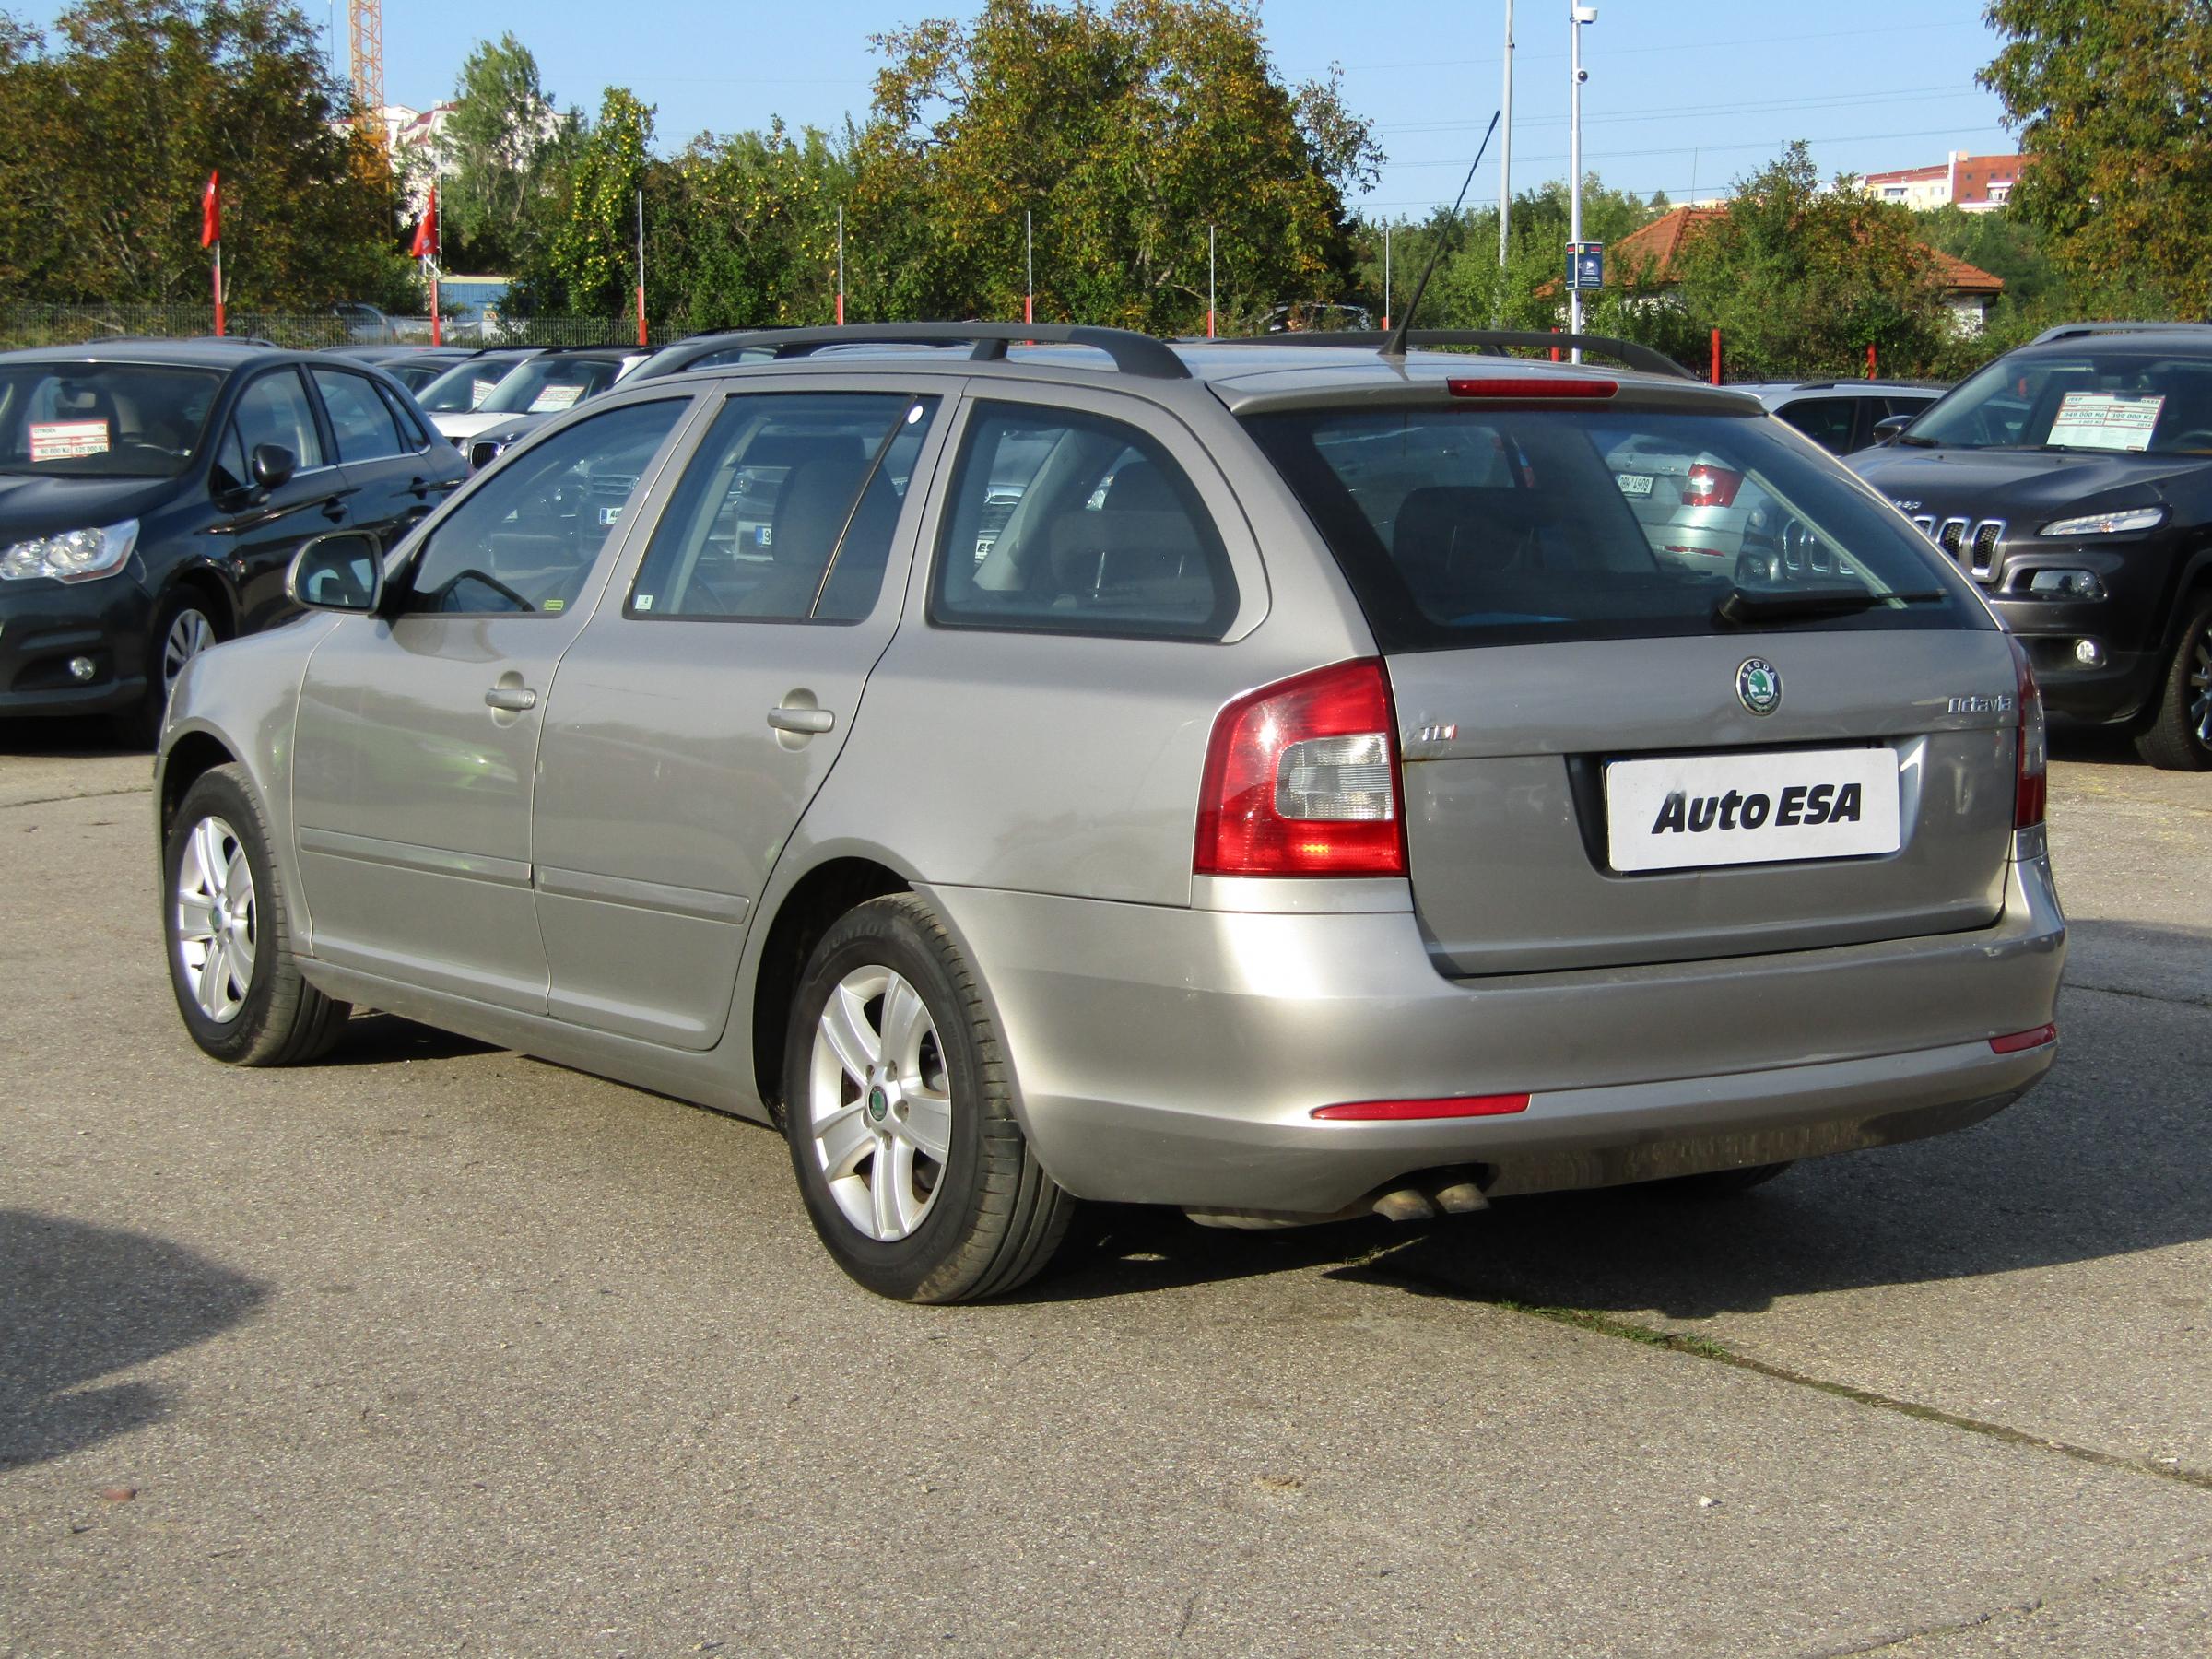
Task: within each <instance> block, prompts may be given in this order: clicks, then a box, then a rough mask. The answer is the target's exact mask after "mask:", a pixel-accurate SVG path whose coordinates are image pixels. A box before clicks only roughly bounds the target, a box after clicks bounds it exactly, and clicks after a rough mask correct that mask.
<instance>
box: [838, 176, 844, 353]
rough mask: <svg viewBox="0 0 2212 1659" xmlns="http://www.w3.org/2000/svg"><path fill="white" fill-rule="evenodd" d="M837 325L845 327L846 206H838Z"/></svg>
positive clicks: (840, 204)
mask: <svg viewBox="0 0 2212 1659" xmlns="http://www.w3.org/2000/svg"><path fill="white" fill-rule="evenodd" d="M837 325H838V326H839V327H840V328H842V327H843V326H844V325H845V205H844V204H843V203H842V202H840V203H839V204H838V205H837Z"/></svg>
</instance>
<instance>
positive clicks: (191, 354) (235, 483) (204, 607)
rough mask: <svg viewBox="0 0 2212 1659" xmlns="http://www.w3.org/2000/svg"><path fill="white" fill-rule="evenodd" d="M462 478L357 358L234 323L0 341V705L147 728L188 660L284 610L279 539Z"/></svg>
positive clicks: (396, 527)
mask: <svg viewBox="0 0 2212 1659" xmlns="http://www.w3.org/2000/svg"><path fill="white" fill-rule="evenodd" d="M466 476H467V468H466V465H465V463H464V462H463V460H462V458H461V456H460V455H459V454H458V453H455V452H454V450H453V446H452V445H450V444H448V443H445V442H444V441H441V440H439V439H438V438H437V437H436V435H435V434H434V433H433V432H432V430H431V429H430V423H429V420H428V419H427V418H425V417H424V416H423V414H422V411H421V410H420V409H418V407H417V406H416V405H415V401H414V399H413V398H412V397H411V396H409V395H408V394H407V392H406V389H405V388H403V387H402V386H401V385H400V384H399V383H398V382H396V381H394V380H392V379H390V378H389V377H388V376H385V375H383V374H382V373H380V372H378V371H376V370H374V369H372V368H368V367H363V366H357V365H355V364H351V363H347V362H342V361H339V360H336V359H332V358H330V357H328V356H324V355H320V354H317V353H312V352H297V351H281V350H278V349H277V348H276V347H271V346H269V345H267V344H265V343H262V342H254V341H245V340H214V339H208V340H151V341H117V342H108V343H103V344H101V345H98V346H84V347H57V348H53V349H46V350H35V351H11V352H6V353H0V718H5V717H8V716H15V715H25V714H89V713H107V714H112V715H113V716H115V718H116V722H117V724H118V726H119V727H120V728H121V729H122V730H123V731H124V732H125V733H126V734H127V735H131V736H132V737H134V738H141V737H150V735H152V733H153V732H154V730H155V729H156V728H157V727H158V726H159V722H160V718H161V712H162V709H163V706H164V703H165V702H166V700H167V698H168V695H169V688H170V686H171V684H172V683H173V682H174V680H175V679H176V677H177V674H178V672H179V671H180V670H181V669H182V667H183V665H184V664H185V663H186V662H187V661H189V660H190V659H191V658H192V657H193V656H194V655H196V654H197V653H200V652H201V651H204V650H205V649H206V648H207V647H208V646H209V645H211V644H213V643H215V642H216V641H218V640H223V639H228V638H229V637H230V636H231V635H232V634H234V633H245V632H251V631H253V630H254V629H262V628H266V627H267V626H269V625H270V624H271V623H273V622H277V621H279V620H281V619H283V618H285V617H287V616H288V615H291V614H293V613H292V611H291V608H290V606H289V604H288V601H287V600H286V598H285V594H284V577H285V571H286V568H287V566H288V565H289V563H290V562H291V558H292V554H293V552H294V551H295V550H296V549H297V548H298V547H299V546H300V543H301V542H303V541H305V540H306V539H307V538H308V537H310V536H312V535H321V534H323V533H324V532H326V531H330V530H333V529H341V528H343V529H355V530H365V531H369V532H371V533H373V534H375V535H379V536H380V537H382V538H383V539H384V540H386V541H390V540H392V539H394V538H395V537H397V536H398V535H399V534H400V533H401V532H402V531H403V530H405V529H406V527H407V526H408V525H410V524H413V523H414V522H415V521H416V520H417V519H418V518H420V517H422V516H423V515H424V514H425V513H427V512H429V510H430V509H431V508H432V507H434V506H435V505H437V504H438V502H439V501H441V500H443V499H444V495H445V492H446V491H448V490H450V489H452V488H453V487H454V486H455V485H456V484H458V483H460V482H461V481H462V479H463V478H464V477H466Z"/></svg>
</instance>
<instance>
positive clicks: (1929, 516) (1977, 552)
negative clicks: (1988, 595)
mask: <svg viewBox="0 0 2212 1659" xmlns="http://www.w3.org/2000/svg"><path fill="white" fill-rule="evenodd" d="M1912 523H1913V525H1914V527H1915V528H1917V529H1918V530H1919V531H1920V533H1921V534H1922V535H1924V536H1926V537H1927V538H1928V539H1929V540H1930V541H1932V542H1934V543H1935V545H1936V546H1937V547H1941V548H1942V549H1943V550H1944V551H1945V552H1946V553H1947V554H1949V555H1950V556H1951V557H1952V558H1953V559H1957V560H1958V561H1959V563H1960V564H1962V565H1964V566H1966V568H1967V569H1968V570H1969V571H1971V572H1972V573H1973V578H1974V580H1975V581H1976V582H1987V581H1989V580H1990V578H1991V576H1992V575H1993V574H1994V571H1995V570H1996V566H1997V544H1998V543H1999V542H2001V541H2003V540H2004V539H2005V521H2004V520H2003V519H1982V520H1980V521H1979V522H1977V521H1975V520H1973V519H1965V518H1947V519H1945V520H1943V521H1942V522H1941V523H1937V521H1936V518H1935V514H1934V513H1932V512H1923V513H1919V514H1917V515H1915V516H1914V518H1913V520H1912Z"/></svg>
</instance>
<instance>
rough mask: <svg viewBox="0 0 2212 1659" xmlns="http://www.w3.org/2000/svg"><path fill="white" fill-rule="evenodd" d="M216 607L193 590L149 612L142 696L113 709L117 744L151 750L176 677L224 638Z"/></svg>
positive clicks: (185, 589) (173, 593) (173, 591)
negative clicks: (144, 682)
mask: <svg viewBox="0 0 2212 1659" xmlns="http://www.w3.org/2000/svg"><path fill="white" fill-rule="evenodd" d="M220 613H221V607H220V606H218V605H216V604H215V603H213V602H212V601H211V600H209V599H208V597H207V596H206V594H202V593H201V592H199V590H198V589H196V588H189V587H181V588H173V589H171V591H170V594H169V595H168V597H166V598H164V599H163V600H162V601H161V603H160V605H159V606H158V607H156V609H155V611H154V622H153V626H152V627H151V628H149V629H147V637H146V663H145V671H146V692H145V695H143V696H142V697H140V698H139V700H137V701H136V702H135V703H133V704H132V705H131V706H130V707H129V708H127V709H123V710H119V711H117V712H116V713H115V715H114V717H113V719H112V724H113V726H114V730H115V738H116V741H117V742H119V743H121V744H123V745H124V746H125V747H131V748H151V747H153V746H154V745H155V744H156V743H157V742H158V741H159V739H160V736H161V722H162V719H163V717H164V716H166V715H167V714H168V712H169V694H170V691H171V688H173V687H174V686H175V685H176V683H177V676H178V675H180V674H182V673H183V672H184V665H185V664H187V663H189V662H190V661H191V660H192V659H193V658H194V657H195V656H197V655H199V654H200V653H201V652H203V651H205V650H206V649H207V647H208V646H210V645H218V644H220V643H221V642H222V641H224V640H225V639H227V638H228V637H229V636H228V635H227V634H226V633H225V632H224V631H223V621H222V617H221V614H220Z"/></svg>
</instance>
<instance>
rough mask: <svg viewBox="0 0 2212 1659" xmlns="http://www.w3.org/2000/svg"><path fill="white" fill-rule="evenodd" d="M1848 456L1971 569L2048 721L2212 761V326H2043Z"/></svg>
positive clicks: (2167, 761) (2164, 758) (2159, 756)
mask: <svg viewBox="0 0 2212 1659" xmlns="http://www.w3.org/2000/svg"><path fill="white" fill-rule="evenodd" d="M1849 465H1851V466H1852V467H1853V469H1854V470H1855V471H1857V472H1858V473H1859V474H1860V476H1861V477H1864V478H1865V480H1866V481H1867V482H1868V483H1869V484H1872V485H1873V486H1874V487H1875V488H1877V489H1878V490H1880V491H1881V492H1882V493H1883V494H1884V495H1886V496H1888V497H1889V499H1890V500H1893V501H1894V502H1896V504H1897V506H1898V508H1899V509H1900V511H1901V512H1904V513H1905V514H1906V515H1907V516H1908V517H1909V518H1911V519H1912V522H1913V523H1914V524H1917V525H1919V526H1920V528H1921V529H1922V530H1923V531H1924V532H1925V533H1926V534H1927V535H1929V536H1930V537H1931V538H1933V539H1934V541H1935V544H1936V545H1937V546H1938V547H1941V548H1942V549H1943V550H1944V551H1945V552H1946V553H1947V554H1949V555H1950V556H1951V557H1952V558H1953V559H1957V560H1958V561H1959V563H1960V564H1961V565H1963V566H1965V567H1966V568H1967V570H1968V571H1970V572H1971V574H1972V576H1973V578H1974V580H1975V581H1976V582H1980V583H1981V584H1982V586H1983V589H1984V590H1985V592H1986V593H1987V594H1988V597H1989V599H1990V601H1991V602H1992V603H1993V604H1994V606H1996V608H1997V611H1998V612H1999V614H2000V615H2002V616H2003V617H2004V618H2005V619H2006V622H2007V623H2009V624H2010V625H2011V627H2012V629H2013V631H2014V632H2015V633H2017V634H2018V635H2019V636H2020V638H2021V639H2022V641H2024V642H2025V643H2026V645H2027V647H2028V653H2029V656H2030V660H2031V661H2032V662H2033V664H2034V666H2035V673H2036V677H2037V678H2038V680H2040V681H2041V685H2042V688H2043V696H2044V699H2045V701H2046V703H2047V705H2048V707H2049V709H2050V712H2051V717H2052V718H2053V720H2064V721H2068V722H2073V723H2077V724H2099V725H2107V726H2117V727H2120V728H2122V729H2124V730H2127V731H2130V732H2132V733H2133V734H2134V735H2135V738H2136V747H2137V748H2138V749H2139V750H2140V751H2141V752H2142V755H2143V758H2144V759H2147V760H2148V761H2149V762H2150V763H2151V764H2152V765H2154V766H2163V767H2171V768H2173V769H2175V770H2179V771H2206V770H2207V769H2212V327H2205V326H2200V325H2193V324H2165V325H2140V326H2125V325H2124V326H2118V327H2115V326H2112V325H2104V324H2076V325H2071V326H2067V327H2062V328H2054V329H2052V330H2050V331H2049V332H2047V333H2045V334H2044V335H2041V336H2040V337H2039V338H2037V339H2036V340H2035V342H2034V343H2033V344H2031V345H2029V346H2024V347H2020V348H2019V349H2018V350H2017V351H2010V352H2007V353H2006V354H2005V355H2004V356H2003V357H2001V358H1999V359H1996V360H1995V361H1994V362H1993V363H1991V364H1990V365H1989V366H1988V367H1986V368H1984V369H1983V370H1982V371H1980V372H1979V373H1977V374H1975V375H1974V376H1972V377H1971V379H1969V380H1967V381H1965V382H1962V383H1961V384H1960V385H1959V387H1958V388H1957V389H1956V390H1954V391H1953V392H1951V393H1950V394H1948V395H1947V396H1946V397H1945V398H1944V399H1943V400H1942V401H1941V402H1939V403H1937V404H1936V405H1935V406H1934V407H1933V408H1930V409H1928V410H1927V411H1926V412H1924V414H1922V415H1920V416H1919V417H1917V418H1915V419H1913V420H1912V423H1911V424H1910V425H1908V426H1907V427H1905V428H1904V429H1903V430H1902V431H1901V432H1900V433H1899V434H1898V435H1897V436H1896V437H1895V439H1894V440H1893V441H1891V442H1890V443H1888V444H1887V445H1885V446H1884V447H1882V448H1879V449H1874V450H1868V451H1865V452H1864V453H1860V454H1856V455H1853V457H1851V460H1850V463H1849Z"/></svg>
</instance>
